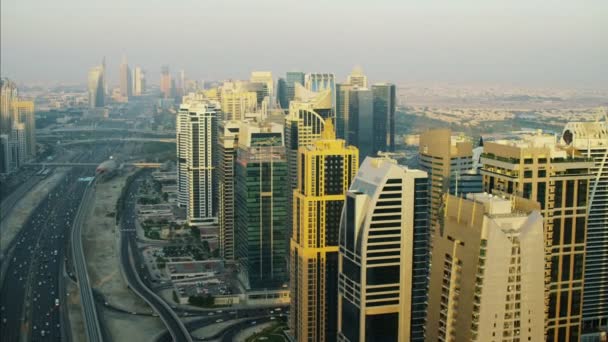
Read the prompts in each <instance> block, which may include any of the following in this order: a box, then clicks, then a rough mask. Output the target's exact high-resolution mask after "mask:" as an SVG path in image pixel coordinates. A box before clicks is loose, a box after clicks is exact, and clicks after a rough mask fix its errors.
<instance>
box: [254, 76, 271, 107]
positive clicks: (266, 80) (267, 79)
mask: <svg viewBox="0 0 608 342" xmlns="http://www.w3.org/2000/svg"><path fill="white" fill-rule="evenodd" d="M249 81H250V82H251V83H261V84H263V85H264V86H265V89H266V96H268V98H269V100H270V103H273V101H274V80H273V79H272V72H270V71H252V72H251V77H250V79H249Z"/></svg>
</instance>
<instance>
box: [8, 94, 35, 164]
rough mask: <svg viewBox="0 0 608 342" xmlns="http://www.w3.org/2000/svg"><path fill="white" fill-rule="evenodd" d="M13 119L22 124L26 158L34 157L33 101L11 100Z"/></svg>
mask: <svg viewBox="0 0 608 342" xmlns="http://www.w3.org/2000/svg"><path fill="white" fill-rule="evenodd" d="M12 109H13V121H14V122H17V123H22V124H24V127H25V140H26V142H25V144H26V149H25V151H26V154H27V156H26V159H28V160H29V159H32V158H34V157H36V118H35V113H34V102H33V101H16V102H13V108H12Z"/></svg>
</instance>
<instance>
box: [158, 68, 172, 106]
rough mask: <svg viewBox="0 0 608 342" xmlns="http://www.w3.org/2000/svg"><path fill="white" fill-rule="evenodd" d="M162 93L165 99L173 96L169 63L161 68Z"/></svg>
mask: <svg viewBox="0 0 608 342" xmlns="http://www.w3.org/2000/svg"><path fill="white" fill-rule="evenodd" d="M160 93H161V95H162V97H163V98H165V99H168V98H170V97H173V87H172V80H171V73H170V72H169V66H168V65H163V66H162V68H161V69H160Z"/></svg>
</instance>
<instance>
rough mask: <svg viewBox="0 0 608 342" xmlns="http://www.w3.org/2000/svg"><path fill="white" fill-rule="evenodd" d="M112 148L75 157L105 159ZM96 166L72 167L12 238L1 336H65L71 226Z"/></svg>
mask: <svg viewBox="0 0 608 342" xmlns="http://www.w3.org/2000/svg"><path fill="white" fill-rule="evenodd" d="M109 155H110V153H109V150H108V149H107V148H94V149H92V150H90V151H88V152H85V153H83V154H81V155H80V156H78V157H77V158H76V159H77V160H76V161H83V160H98V161H99V162H101V161H103V160H105V158H108V156H109ZM93 175H94V168H93V167H91V168H78V169H76V168H75V169H71V170H69V171H68V172H66V174H65V176H64V177H63V178H62V179H61V180H60V181H59V183H58V184H57V185H56V186H55V188H53V189H52V190H51V191H50V192H49V194H48V195H47V196H45V197H44V198H43V200H42V201H41V202H40V204H39V205H38V206H37V207H36V208H35V210H34V211H33V213H32V214H31V215H30V217H29V218H28V219H27V221H26V223H25V224H24V226H23V227H22V229H21V230H20V231H19V233H18V234H17V235H16V236H15V239H14V240H13V241H12V242H11V245H10V246H9V248H8V250H9V251H12V252H11V254H7V256H6V262H7V263H8V265H7V267H6V273H5V275H4V276H5V278H4V282H3V284H2V287H1V289H0V317H1V321H2V323H0V324H1V326H0V340H2V341H26V340H31V341H40V340H43V341H66V340H69V336H70V332H69V330H70V327H69V324H68V322H67V320H66V317H67V315H66V313H65V308H66V305H65V304H66V301H65V299H66V296H65V295H64V293H65V292H66V290H65V287H64V281H63V280H64V279H62V278H63V277H64V262H65V256H66V250H67V249H66V248H67V245H68V240H69V237H70V228H71V227H72V223H73V221H74V219H75V217H76V212H77V208H78V206H79V205H80V202H81V199H82V196H83V194H84V191H85V189H86V186H87V183H86V182H84V181H81V178H82V177H86V176H93Z"/></svg>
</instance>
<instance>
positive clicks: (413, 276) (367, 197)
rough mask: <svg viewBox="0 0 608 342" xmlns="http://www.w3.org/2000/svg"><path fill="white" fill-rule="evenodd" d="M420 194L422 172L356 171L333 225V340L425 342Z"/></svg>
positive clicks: (390, 165)
mask: <svg viewBox="0 0 608 342" xmlns="http://www.w3.org/2000/svg"><path fill="white" fill-rule="evenodd" d="M427 191H428V182H427V174H426V172H423V171H420V170H413V169H408V168H407V167H404V166H400V165H398V164H397V162H396V161H394V160H391V159H388V158H369V157H368V158H366V159H365V161H364V162H363V164H361V168H360V169H359V172H358V173H357V176H356V177H355V180H354V182H353V184H352V185H351V187H350V190H349V191H348V193H347V194H346V202H345V204H344V210H343V213H342V218H341V221H340V259H339V262H340V274H339V276H338V291H339V295H338V341H349V342H363V341H395V342H396V341H422V340H423V339H424V322H425V312H426V310H425V309H426V308H425V302H426V289H427V282H426V277H427V272H428V243H427V241H426V236H427V235H428V231H427V230H428V208H427V205H428V202H427V198H428V195H427ZM292 314H293V312H292Z"/></svg>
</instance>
